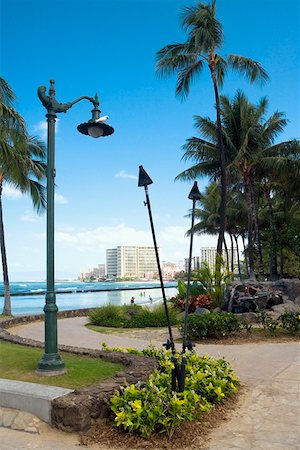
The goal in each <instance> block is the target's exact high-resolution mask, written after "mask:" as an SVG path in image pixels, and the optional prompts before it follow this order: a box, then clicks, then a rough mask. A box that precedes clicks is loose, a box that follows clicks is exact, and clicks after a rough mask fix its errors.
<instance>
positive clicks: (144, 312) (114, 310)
mask: <svg viewBox="0 0 300 450" xmlns="http://www.w3.org/2000/svg"><path fill="white" fill-rule="evenodd" d="M89 319H90V323H91V324H92V325H96V326H100V327H115V328H144V327H164V326H167V319H166V313H165V309H164V306H163V305H156V306H155V307H154V308H151V309H148V308H146V307H142V306H140V305H122V306H119V305H105V306H101V307H100V308H96V309H94V310H93V311H91V312H90V314H89ZM169 320H170V323H171V325H175V324H176V323H177V319H176V311H175V310H174V308H169Z"/></svg>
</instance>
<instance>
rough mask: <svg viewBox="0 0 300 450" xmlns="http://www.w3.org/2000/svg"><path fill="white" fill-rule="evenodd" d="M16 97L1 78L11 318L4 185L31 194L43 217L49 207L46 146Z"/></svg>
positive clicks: (1, 179)
mask: <svg viewBox="0 0 300 450" xmlns="http://www.w3.org/2000/svg"><path fill="white" fill-rule="evenodd" d="M14 102H15V95H14V93H13V91H12V90H11V88H10V87H9V85H8V84H7V82H6V81H5V80H4V79H3V78H1V77H0V113H1V115H0V150H1V151H0V247H1V256H2V270H3V284H4V308H3V314H9V315H10V314H11V299H10V287H9V276H8V265H7V256H6V246H5V239H4V224H3V208H2V193H3V185H4V183H6V184H7V185H10V186H12V187H13V188H15V189H17V190H19V191H21V193H24V194H26V193H27V194H29V195H30V197H31V199H32V202H33V206H34V209H35V210H36V211H37V212H38V213H41V212H42V211H43V209H44V208H45V205H46V197H45V188H44V186H43V185H42V184H41V182H42V181H43V180H44V178H45V168H46V166H45V164H44V158H45V145H44V143H43V142H42V141H40V140H39V139H37V138H35V137H31V136H29V135H28V133H27V131H26V127H25V124H24V121H23V119H22V117H21V116H20V115H19V114H18V113H17V111H16V110H15V108H14V106H13V105H14Z"/></svg>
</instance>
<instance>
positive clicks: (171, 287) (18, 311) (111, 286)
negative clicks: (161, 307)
mask: <svg viewBox="0 0 300 450" xmlns="http://www.w3.org/2000/svg"><path fill="white" fill-rule="evenodd" d="M164 285H165V292H166V296H167V297H171V296H173V295H175V294H176V293H177V288H176V287H175V286H176V285H177V284H176V283H173V282H166V283H165V284H164ZM55 286H56V291H58V292H65V291H70V290H71V291H72V292H70V293H57V294H56V303H57V306H58V309H59V311H64V310H70V309H80V308H95V307H98V306H103V305H106V304H109V303H110V304H113V305H122V304H126V303H130V299H131V297H134V298H135V303H136V304H140V305H150V299H149V296H151V298H152V302H153V303H154V304H155V303H156V302H157V303H159V302H161V301H162V293H161V288H160V285H159V283H154V282H153V283H152V282H151V283H150V282H146V283H136V282H122V283H114V282H104V283H83V282H80V281H78V282H58V283H56V285H55ZM133 288H134V289H133ZM45 289H46V283H45V282H13V283H11V293H12V294H14V293H17V294H18V295H17V296H14V295H12V296H11V303H12V314H13V315H25V314H40V313H42V312H43V307H44V305H45V293H44V292H45ZM98 289H99V291H98V292H97V291H96V292H95V290H98ZM77 290H80V291H84V292H77ZM93 291H94V292H93ZM39 292H40V294H39ZM1 294H2V296H1V297H0V312H1V311H2V309H3V302H4V298H3V283H0V295H1ZM22 294H23V295H22Z"/></svg>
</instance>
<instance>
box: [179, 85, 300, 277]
mask: <svg viewBox="0 0 300 450" xmlns="http://www.w3.org/2000/svg"><path fill="white" fill-rule="evenodd" d="M267 105H268V101H267V99H266V98H263V99H261V100H260V101H259V102H258V104H257V105H252V104H251V103H250V102H249V101H248V100H247V98H246V96H245V95H244V94H243V93H242V92H240V91H238V92H237V94H236V96H235V97H234V98H233V100H232V101H230V100H229V99H228V98H227V97H225V96H221V97H220V108H221V119H222V136H223V142H224V146H225V149H226V160H225V163H226V170H227V178H228V180H229V182H230V184H231V185H233V186H234V185H240V184H242V186H243V191H244V193H245V194H246V197H247V203H248V259H249V271H250V278H254V246H253V224H254V223H255V229H256V232H255V239H256V243H257V245H256V247H257V250H259V247H260V239H259V237H260V230H259V224H258V214H257V208H258V204H257V199H256V195H255V194H256V191H255V190H256V184H259V183H260V182H261V180H262V177H263V176H265V175H266V173H269V174H271V173H273V174H274V177H275V176H277V177H278V176H279V174H280V173H282V172H283V169H284V167H285V166H286V167H287V168H289V167H291V161H290V159H289V158H288V155H291V156H293V155H297V154H299V142H298V141H297V140H291V141H286V142H281V143H278V144H274V141H275V139H276V138H277V136H278V134H279V133H280V132H281V131H282V130H283V129H284V127H285V125H286V123H287V121H286V119H285V117H284V115H283V114H282V113H279V112H275V113H274V114H272V115H271V116H270V117H269V118H268V119H267V120H265V119H264V115H265V113H266V108H267ZM195 122H196V129H197V130H198V132H199V134H200V135H201V136H203V138H202V137H201V138H199V137H192V138H190V139H187V141H186V144H185V145H184V146H183V149H184V150H185V153H184V155H183V159H184V160H186V161H193V163H194V165H193V166H191V167H190V168H188V169H186V170H184V171H183V172H181V173H180V174H179V175H177V177H176V178H175V179H176V180H178V179H179V180H194V179H196V178H198V177H200V176H209V177H210V178H211V179H215V178H220V174H221V170H220V161H219V159H218V156H217V153H218V140H217V132H218V131H217V124H216V123H215V122H214V121H212V120H211V119H209V118H205V117H201V116H196V117H195ZM293 158H294V159H295V158H296V156H294V157H293ZM294 164H296V162H294ZM297 173H299V172H297ZM254 193H255V194H254ZM241 236H242V234H241ZM260 253H261V252H260ZM258 257H259V253H258ZM258 259H259V258H258ZM260 267H261V268H262V270H263V261H262V260H261V263H260ZM260 270H261V269H260Z"/></svg>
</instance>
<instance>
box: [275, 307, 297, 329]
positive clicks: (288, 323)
mask: <svg viewBox="0 0 300 450" xmlns="http://www.w3.org/2000/svg"><path fill="white" fill-rule="evenodd" d="M278 321H279V323H280V325H281V327H282V328H283V329H284V330H286V331H290V332H292V333H296V332H298V331H300V314H299V313H292V312H287V311H285V312H284V313H282V314H281V315H280V316H279V317H278Z"/></svg>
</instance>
